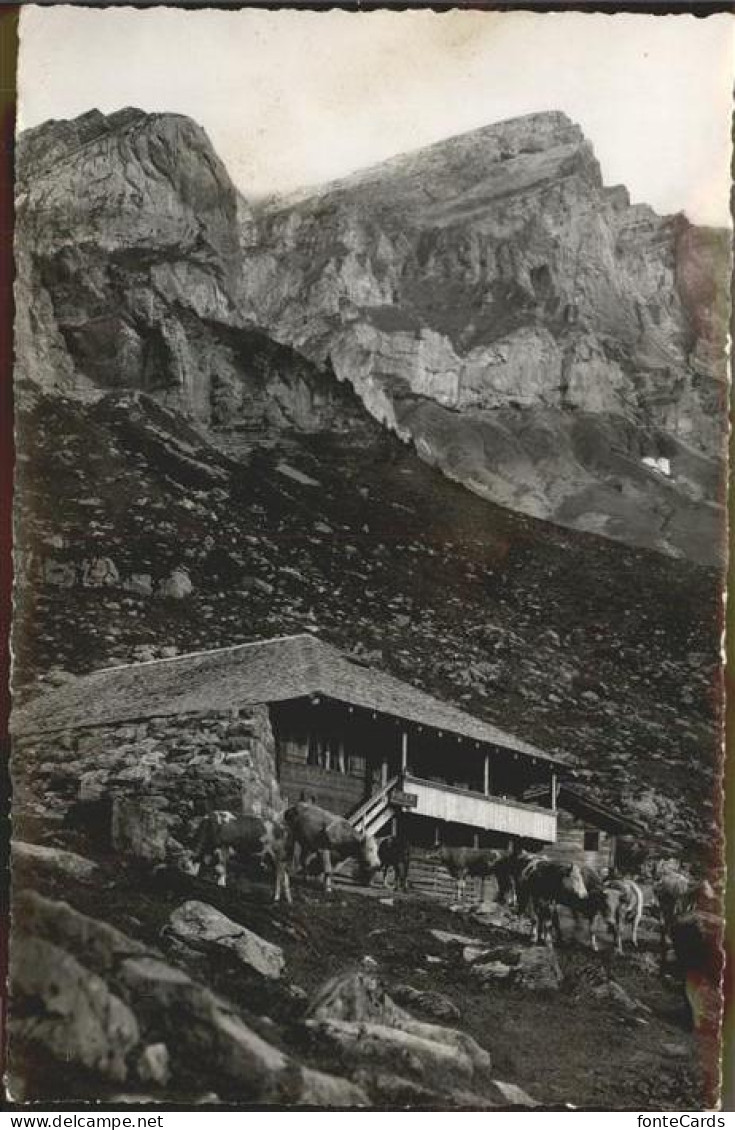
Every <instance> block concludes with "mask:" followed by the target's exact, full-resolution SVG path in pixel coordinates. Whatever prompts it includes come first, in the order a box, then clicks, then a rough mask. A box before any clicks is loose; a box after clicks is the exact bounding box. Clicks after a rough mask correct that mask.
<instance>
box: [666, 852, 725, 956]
mask: <svg viewBox="0 0 735 1130" xmlns="http://www.w3.org/2000/svg"><path fill="white" fill-rule="evenodd" d="M653 893H654V896H655V898H656V902H657V903H658V911H659V937H660V967H661V971H662V972H663V970H664V968H665V966H666V957H667V954H668V943H669V941H671V942H672V945H673V927H674V923H675V922H676V920H677V919H678V918H682V917H683V916H685V915H687V914H690V913H693V912H694V911H695V910H696V909H697V906H698V904H699V903H701V902H707V901H711V900H712V899H714V897H715V893H714V891H713V890H712V887H711V885H710V884H709V883H708V882H707V880H706V879H705V880H704V881H702V882H697V881H696V880H695V879H692V878H691V877H690V876H689V875H685V874H683V872H681V871H676V870H675V869H674V868H667V869H666V870H664V871H663V872H661V873H660V874H659V876H658V878H657V880H656V881H655V883H654V886H653Z"/></svg>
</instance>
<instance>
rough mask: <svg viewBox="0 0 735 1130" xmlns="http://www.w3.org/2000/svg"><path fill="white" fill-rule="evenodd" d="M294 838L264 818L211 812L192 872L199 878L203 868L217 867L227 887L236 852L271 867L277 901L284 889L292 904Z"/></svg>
mask: <svg viewBox="0 0 735 1130" xmlns="http://www.w3.org/2000/svg"><path fill="white" fill-rule="evenodd" d="M291 850H292V849H291V837H290V835H289V833H288V830H287V828H286V827H284V825H283V824H279V823H278V821H276V820H265V819H262V818H261V817H260V816H251V815H242V816H236V815H235V814H234V813H232V812H224V811H217V812H210V813H209V814H208V815H207V816H205V817H204V819H203V820H202V822H201V823H200V825H199V828H198V829H197V834H196V838H195V840H194V846H193V848H192V857H193V858H192V863H191V866H190V872H191V874H193V875H198V874H199V872H200V870H201V868H202V866H213V867H214V870H215V874H216V875H217V883H218V884H219V886H221V887H226V886H227V864H228V862H229V857H230V854H231V853H232V852H233V851H234V852H235V853H236V854H237V855H240V856H242V857H243V858H246V859H250V860H256V861H258V862H259V863H261V864H265V865H268V866H270V867H271V869H272V870H273V873H274V877H275V890H274V895H273V898H274V901H275V902H279V901H280V898H281V889H283V893H284V895H285V897H286V901H287V902H291V885H290V882H289V875H288V859H289V856H290V855H291Z"/></svg>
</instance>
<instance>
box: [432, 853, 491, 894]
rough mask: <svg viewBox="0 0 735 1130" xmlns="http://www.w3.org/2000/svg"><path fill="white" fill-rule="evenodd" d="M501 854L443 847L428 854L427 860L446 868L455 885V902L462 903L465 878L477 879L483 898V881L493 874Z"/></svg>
mask: <svg viewBox="0 0 735 1130" xmlns="http://www.w3.org/2000/svg"><path fill="white" fill-rule="evenodd" d="M503 854H504V853H503V852H501V851H498V850H497V849H495V848H471V847H450V846H446V845H445V846H443V847H440V848H437V849H436V851H433V852H430V853H429V855H428V856H427V858H428V859H429V860H431V861H432V862H438V863H441V864H443V865H444V867H446V869H447V871H448V872H449V874H450V875H451V876H452V878H453V879H454V880H455V882H456V884H457V888H456V898H457V902H463V901H464V894H465V887H466V884H467V878H468V876H469V877H474V878H479V879H480V880H481V883H482V891H481V894H482V896H484V891H485V880H486V879H488V878H489V877H490V876H491V875H493V874H494V872H495V867H496V866H497V864H498V862H499V861H500V860H501V859H502V858H503Z"/></svg>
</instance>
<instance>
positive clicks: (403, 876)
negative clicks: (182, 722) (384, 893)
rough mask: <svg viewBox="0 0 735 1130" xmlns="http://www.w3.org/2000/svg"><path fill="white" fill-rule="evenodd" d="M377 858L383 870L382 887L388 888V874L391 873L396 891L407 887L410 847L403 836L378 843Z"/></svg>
mask: <svg viewBox="0 0 735 1130" xmlns="http://www.w3.org/2000/svg"><path fill="white" fill-rule="evenodd" d="M378 857H379V859H380V863H381V866H382V868H383V886H384V887H387V886H388V872H389V871H391V870H392V871H393V878H394V883H395V887H396V890H401V891H405V890H406V888H407V887H408V869H409V867H410V864H411V845H410V844H409V842H408V840H407V839H406V838H405V836H400V835H399V836H387V837H386V838H385V839H384V840H379V842H378Z"/></svg>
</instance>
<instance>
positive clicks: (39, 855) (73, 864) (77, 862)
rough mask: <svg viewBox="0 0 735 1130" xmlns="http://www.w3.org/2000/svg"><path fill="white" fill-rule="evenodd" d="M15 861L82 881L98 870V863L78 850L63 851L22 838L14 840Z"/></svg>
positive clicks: (92, 876) (92, 875) (15, 862)
mask: <svg viewBox="0 0 735 1130" xmlns="http://www.w3.org/2000/svg"><path fill="white" fill-rule="evenodd" d="M13 863H14V864H20V865H21V866H23V865H25V864H28V865H31V866H35V867H40V868H43V869H45V870H49V871H56V872H58V873H60V874H62V875H66V876H68V878H70V879H81V880H82V881H85V880H88V879H93V878H94V876H95V875H96V874H97V871H98V867H97V864H96V863H94V862H93V861H92V860H91V859H85V858H84V856H82V855H77V854H76V852H73V851H63V850H62V849H61V848H57V847H48V846H46V845H45V844H29V843H25V842H24V841H22V840H13Z"/></svg>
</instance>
